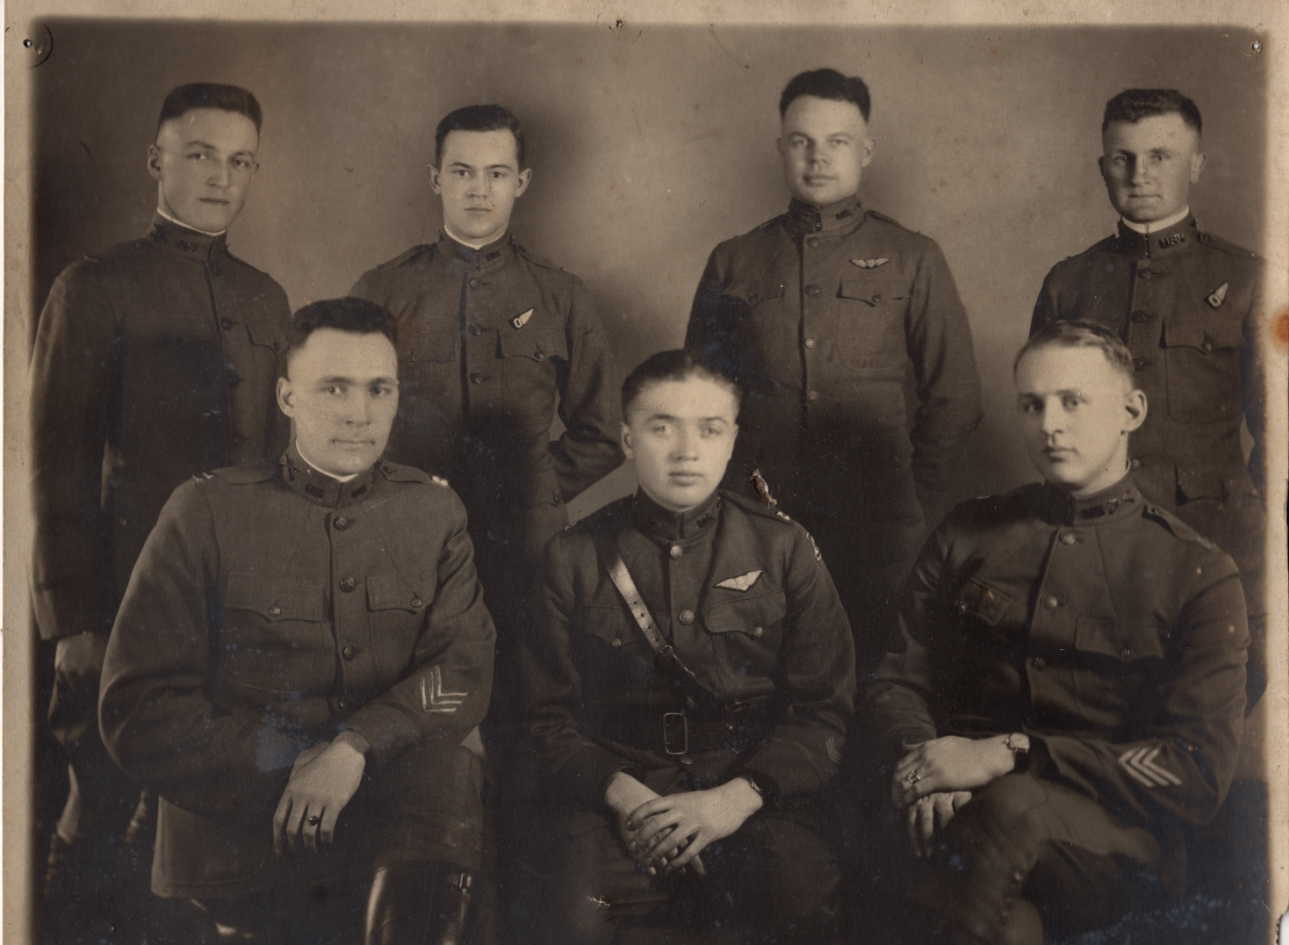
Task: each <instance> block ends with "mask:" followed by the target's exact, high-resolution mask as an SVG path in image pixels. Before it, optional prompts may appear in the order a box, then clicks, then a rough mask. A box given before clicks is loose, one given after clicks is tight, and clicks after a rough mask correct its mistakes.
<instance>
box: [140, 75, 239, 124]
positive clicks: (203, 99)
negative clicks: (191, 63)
mask: <svg viewBox="0 0 1289 945" xmlns="http://www.w3.org/2000/svg"><path fill="white" fill-rule="evenodd" d="M194 108H218V109H222V110H223V111H226V112H237V114H239V115H245V116H246V117H247V118H249V119H250V120H251V121H252V122H254V123H255V130H256V131H257V132H258V131H259V130H260V124H261V122H262V121H263V120H264V114H263V112H261V111H260V103H259V100H258V99H256V98H255V95H254V93H252V92H249V91H247V90H246V89H244V88H242V87H241V86H237V85H220V84H219V83H218V82H189V83H188V84H187V85H181V86H179V87H178V88H177V89H172V90H171V92H170V94H169V95H167V96H166V100H165V101H164V102H162V103H161V115H160V116H159V117H158V118H157V130H158V131H160V130H161V126H162V125H164V124H165V123H166V122H168V121H169V120H170V119H172V118H178V117H180V116H181V115H183V114H185V113H186V112H190V111H192V110H193V109H194Z"/></svg>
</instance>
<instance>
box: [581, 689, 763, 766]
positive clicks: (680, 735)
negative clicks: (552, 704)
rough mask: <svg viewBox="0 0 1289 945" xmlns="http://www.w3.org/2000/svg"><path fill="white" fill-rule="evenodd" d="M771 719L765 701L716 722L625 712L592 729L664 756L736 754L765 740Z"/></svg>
mask: <svg viewBox="0 0 1289 945" xmlns="http://www.w3.org/2000/svg"><path fill="white" fill-rule="evenodd" d="M774 715H775V713H774V712H773V711H772V704H771V702H770V701H769V700H767V701H765V702H764V703H759V704H756V705H749V706H746V707H744V708H738V707H733V708H732V709H731V711H729V712H727V713H726V714H725V715H724V716H723V717H722V718H716V719H713V718H705V717H700V716H696V715H695V714H694V713H693V712H685V711H683V710H680V709H677V710H675V711H662V710H659V709H645V708H641V709H629V708H628V709H618V710H615V711H614V713H613V715H612V716H611V717H608V718H604V719H602V720H600V722H599V724H598V725H596V726H595V727H594V729H595V730H596V731H597V734H599V735H600V736H601V737H603V738H607V739H609V740H611V741H615V742H620V743H621V744H624V745H630V746H631V747H633V748H642V749H645V750H646V751H658V752H662V753H663V754H664V755H687V754H693V753H695V752H704V751H721V750H724V751H733V752H736V753H737V752H743V751H746V750H747V749H749V748H751V747H752V746H753V745H756V744H757V743H758V742H761V741H763V740H764V739H765V737H766V736H767V735H768V734H769V732H770V730H771V729H772V728H773V727H774V721H775V719H774Z"/></svg>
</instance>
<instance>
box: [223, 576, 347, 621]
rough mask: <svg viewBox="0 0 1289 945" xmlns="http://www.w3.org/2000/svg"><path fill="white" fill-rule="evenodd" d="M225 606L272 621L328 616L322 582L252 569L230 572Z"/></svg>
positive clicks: (314, 619)
mask: <svg viewBox="0 0 1289 945" xmlns="http://www.w3.org/2000/svg"><path fill="white" fill-rule="evenodd" d="M224 607H225V609H226V610H247V611H250V612H251V613H254V614H258V615H259V616H260V617H263V618H264V619H265V620H269V621H278V620H312V621H321V620H324V619H326V612H325V609H324V607H323V587H322V585H321V584H317V583H315V582H312V581H299V580H294V579H291V578H273V577H265V576H263V575H259V574H255V573H252V572H250V571H233V572H231V573H230V574H229V575H228V590H227V592H226V593H225V595H224Z"/></svg>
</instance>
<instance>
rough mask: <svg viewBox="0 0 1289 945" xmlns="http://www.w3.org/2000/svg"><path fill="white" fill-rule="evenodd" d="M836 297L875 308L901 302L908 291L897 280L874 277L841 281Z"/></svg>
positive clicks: (907, 294)
mask: <svg viewBox="0 0 1289 945" xmlns="http://www.w3.org/2000/svg"><path fill="white" fill-rule="evenodd" d="M837 295H838V297H839V298H843V299H849V300H851V301H852V302H864V303H866V304H868V305H871V306H873V307H876V306H878V305H881V304H882V303H883V302H903V301H904V300H905V299H907V298H908V297H909V290H908V286H907V285H906V284H905V283H904V282H902V281H901V280H899V279H892V278H891V277H890V276H875V277H871V278H868V279H842V280H841V284H840V285H839V286H838V287H837Z"/></svg>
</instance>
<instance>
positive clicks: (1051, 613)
mask: <svg viewBox="0 0 1289 945" xmlns="http://www.w3.org/2000/svg"><path fill="white" fill-rule="evenodd" d="M901 628H902V634H903V641H902V642H903V644H904V647H903V649H902V650H899V651H892V652H890V653H888V654H887V656H886V658H885V659H884V661H883V662H882V664H881V666H880V667H879V671H878V674H877V678H876V680H875V682H874V683H873V684H872V686H871V688H870V690H869V691H868V693H867V694H866V699H865V709H866V717H867V719H868V721H869V723H870V724H871V725H872V726H873V727H874V728H875V730H876V732H877V733H878V735H879V738H880V740H881V742H882V744H883V747H884V754H885V758H886V760H887V761H893V760H894V759H896V758H897V757H898V756H899V755H901V754H902V753H903V752H904V751H905V750H907V748H908V747H910V746H911V745H913V744H915V743H918V742H922V741H926V740H929V739H932V738H936V737H939V736H944V735H961V736H965V737H969V738H982V737H987V736H990V735H996V734H1003V733H1008V732H1025V733H1027V734H1028V735H1029V737H1030V741H1031V746H1032V747H1031V750H1030V752H1029V759H1028V770H1027V771H1026V772H1025V773H1024V775H1023V776H1022V775H1008V776H1006V777H1004V778H1002V779H999V780H997V781H995V782H992V783H991V784H990V785H989V786H987V787H986V788H985V789H984V790H983V791H978V792H976V794H977V796H976V798H975V799H973V800H972V802H971V803H969V804H968V805H967V806H965V807H963V808H962V809H961V810H960V811H959V813H958V817H957V818H955V820H954V821H952V822H951V823H950V825H949V828H948V831H946V833H945V835H944V838H943V839H944V841H945V843H946V844H948V845H949V846H950V847H952V846H953V844H954V843H955V842H957V840H963V842H965V840H964V839H963V838H965V836H967V835H970V836H971V837H972V838H973V842H979V843H983V844H984V845H985V847H990V845H991V844H993V845H994V847H997V849H994V848H993V847H990V849H991V850H992V851H993V854H996V855H985V854H981V856H980V857H979V858H978V860H977V861H975V862H976V866H975V867H973V870H974V873H972V870H968V874H971V879H970V881H969V885H970V884H974V885H973V886H971V888H973V889H974V890H975V893H974V895H970V896H967V895H964V896H962V897H959V898H955V897H953V896H951V895H949V894H948V893H945V895H944V896H943V897H942V904H944V903H947V906H945V907H946V908H947V909H948V910H949V911H951V912H952V911H953V910H954V909H957V910H958V913H959V914H958V915H956V916H955V917H956V918H958V919H960V920H962V921H964V922H965V923H967V924H968V925H971V924H972V923H975V925H974V927H973V930H974V931H975V932H976V934H978V935H981V936H982V937H984V938H986V939H988V938H989V936H990V935H991V934H993V931H996V930H992V931H991V930H990V928H988V925H989V923H990V922H991V921H993V920H995V919H996V917H997V914H998V912H999V911H1000V910H1001V908H1002V907H1003V906H1005V903H1006V900H1007V899H1008V897H1011V896H1015V895H1018V894H1020V893H1021V889H1022V886H1023V883H1024V881H1025V879H1026V877H1027V876H1029V875H1030V872H1031V871H1032V870H1034V869H1035V868H1036V866H1037V865H1039V864H1042V863H1043V862H1044V859H1043V858H1044V857H1045V856H1047V855H1048V854H1047V853H1046V852H1045V851H1046V850H1047V848H1046V847H1045V846H1044V843H1045V842H1047V841H1049V840H1051V839H1053V832H1054V831H1055V830H1056V828H1055V827H1053V826H1052V824H1054V823H1059V824H1060V825H1061V830H1063V831H1064V830H1066V829H1067V828H1068V830H1069V831H1070V832H1071V833H1072V834H1073V836H1068V835H1065V836H1062V837H1060V839H1061V842H1062V843H1063V844H1064V845H1065V846H1066V848H1067V849H1071V850H1074V851H1076V853H1077V851H1080V850H1095V851H1098V852H1104V851H1105V850H1106V848H1107V847H1109V848H1111V849H1113V850H1114V851H1115V852H1118V853H1123V854H1125V855H1127V856H1129V857H1130V858H1131V859H1133V860H1135V861H1137V862H1139V863H1141V864H1144V865H1145V866H1148V867H1150V868H1151V869H1154V870H1156V871H1158V870H1160V869H1161V868H1162V860H1163V857H1161V853H1160V851H1161V850H1162V851H1166V852H1167V853H1168V854H1169V855H1168V856H1167V859H1168V860H1169V861H1171V863H1172V865H1173V866H1174V867H1177V866H1180V861H1179V856H1180V852H1181V851H1180V850H1179V849H1178V846H1177V834H1178V827H1179V826H1180V825H1181V824H1183V823H1203V822H1205V821H1207V820H1208V819H1209V818H1211V817H1212V816H1213V815H1214V813H1215V812H1216V811H1217V809H1218V806H1219V805H1220V804H1221V803H1222V799H1223V797H1224V796H1225V794H1226V790H1227V787H1228V785H1229V784H1230V781H1231V778H1232V776H1233V774H1234V771H1235V764H1236V756H1237V752H1238V748H1239V742H1240V735H1241V731H1242V720H1243V710H1244V704H1245V696H1244V685H1245V678H1244V677H1245V650H1246V648H1247V646H1248V633H1247V630H1246V625H1245V612H1244V601H1243V595H1242V593H1241V589H1240V585H1239V581H1238V578H1237V575H1236V570H1235V566H1234V564H1233V563H1232V561H1231V559H1230V558H1229V557H1228V556H1227V555H1226V554H1224V553H1223V552H1222V551H1220V550H1219V549H1217V548H1216V547H1215V546H1214V545H1212V544H1211V543H1210V542H1208V541H1207V540H1206V539H1204V538H1202V537H1200V536H1199V535H1198V534H1196V533H1195V532H1194V531H1193V530H1192V529H1191V528H1190V527H1189V526H1187V525H1185V524H1184V523H1183V522H1181V521H1180V520H1179V519H1178V518H1176V517H1175V516H1173V515H1172V514H1171V513H1169V512H1167V511H1166V510H1164V509H1163V508H1161V507H1160V506H1158V505H1155V504H1153V502H1151V501H1150V500H1149V499H1147V498H1145V497H1144V496H1143V495H1142V494H1141V492H1140V491H1139V490H1138V489H1137V487H1136V486H1135V484H1134V483H1133V482H1132V480H1131V479H1130V478H1129V479H1125V480H1122V481H1121V482H1120V483H1119V484H1118V485H1116V486H1113V487H1111V488H1110V489H1108V490H1105V491H1103V492H1101V493H1098V494H1097V495H1094V496H1090V497H1087V498H1085V499H1079V500H1073V499H1071V498H1070V497H1069V496H1068V495H1067V494H1065V493H1062V492H1060V491H1059V490H1057V489H1056V488H1054V487H1050V486H1039V485H1034V486H1027V487H1025V488H1022V489H1019V490H1017V491H1015V492H1012V493H1009V494H1007V495H1003V496H998V497H992V498H986V499H977V500H974V501H972V502H968V503H965V504H963V505H961V506H959V507H958V508H957V509H956V510H955V511H954V513H953V514H952V515H951V516H950V517H949V518H948V519H947V520H946V521H945V523H944V524H943V525H942V526H941V527H940V529H939V530H938V531H937V532H936V533H935V534H934V535H933V536H932V537H931V539H930V540H929V541H928V543H927V546H926V548H925V549H924V550H923V552H922V555H921V557H920V558H919V560H918V563H917V565H916V566H915V568H914V570H913V574H912V577H911V579H910V588H909V593H908V596H907V599H906V602H905V606H904V610H903V614H902V618H901ZM1021 777H1026V778H1030V779H1032V783H1030V784H1028V785H1027V786H1024V788H1023V791H1024V792H1027V793H1034V792H1038V793H1046V794H1047V795H1048V796H1049V802H1048V803H1049V807H1046V808H1041V809H1051V810H1053V811H1064V816H1063V817H1062V815H1061V814H1060V813H1056V814H1054V815H1053V818H1051V819H1050V820H1042V819H1041V818H1039V816H1038V814H1035V813H1033V812H1032V811H1031V812H1030V813H1028V814H1025V816H1023V817H1020V819H1019V820H1017V818H1015V817H1013V818H1012V819H1010V820H1009V819H1007V818H999V817H997V816H996V814H997V812H996V811H994V812H993V814H994V816H991V817H984V816H983V815H982V816H976V815H974V814H972V815H969V814H968V812H970V811H972V810H973V807H974V805H976V804H977V803H978V802H980V801H981V799H982V798H987V797H988V796H989V794H990V792H991V791H994V790H995V789H997V790H998V791H1000V792H1003V793H1007V792H1009V791H1014V790H1015V788H1013V787H1011V786H1009V785H1010V784H1013V783H1015V782H1016V779H1018V778H1021ZM995 786H997V788H996V787H995ZM1053 797H1057V798H1058V800H1051V798H1053ZM1087 802H1092V805H1090V806H1089V805H1088V804H1087ZM1081 805H1082V806H1081ZM980 810H981V811H986V812H988V811H989V810H990V807H989V805H988V804H984V805H983V806H982V807H981V808H980ZM1071 811H1082V813H1078V814H1071V813H1070V812H1071ZM1013 813H1015V812H1014V811H1013ZM1022 813H1023V812H1022ZM1018 816H1019V815H1018ZM960 821H961V823H960ZM984 821H988V823H985V822H984ZM1040 821H1041V822H1040ZM989 824H993V826H989ZM998 824H1006V827H1005V828H1002V827H999V826H998ZM1003 829H1005V830H1007V831H1009V832H1008V833H1007V835H1006V836H1005V837H1000V836H998V833H999V831H1000V830H1003ZM1081 830H1082V831H1083V833H1082V834H1081V833H1080V831H1081ZM955 838H956V839H955ZM1115 844H1120V846H1115ZM981 849H984V847H981ZM1120 866H1122V864H1120ZM1103 868H1105V869H1111V867H1109V866H1103ZM957 872H960V871H957ZM1112 872H1113V870H1112ZM954 873H955V871H954V870H953V869H950V868H947V867H946V869H945V871H944V872H943V874H942V876H941V877H940V880H941V891H944V890H945V889H948V888H950V887H951V886H952V885H953V883H954V882H956V881H955V880H953V879H952V876H951V874H954ZM986 874H989V875H986ZM1115 875H1117V873H1116V874H1115ZM960 879H961V877H960ZM1013 880H1014V883H1013ZM1079 890H1080V887H1078V886H1076V885H1074V884H1067V888H1066V889H1065V892H1064V893H1063V895H1064V896H1066V897H1075V898H1074V899H1067V900H1066V901H1067V903H1075V905H1076V906H1077V897H1078V896H1079ZM1077 908H1085V907H1083V906H1077ZM1086 908H1092V905H1091V904H1090V903H1089V904H1088V905H1087V906H1086ZM980 923H984V925H981V924H980Z"/></svg>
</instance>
